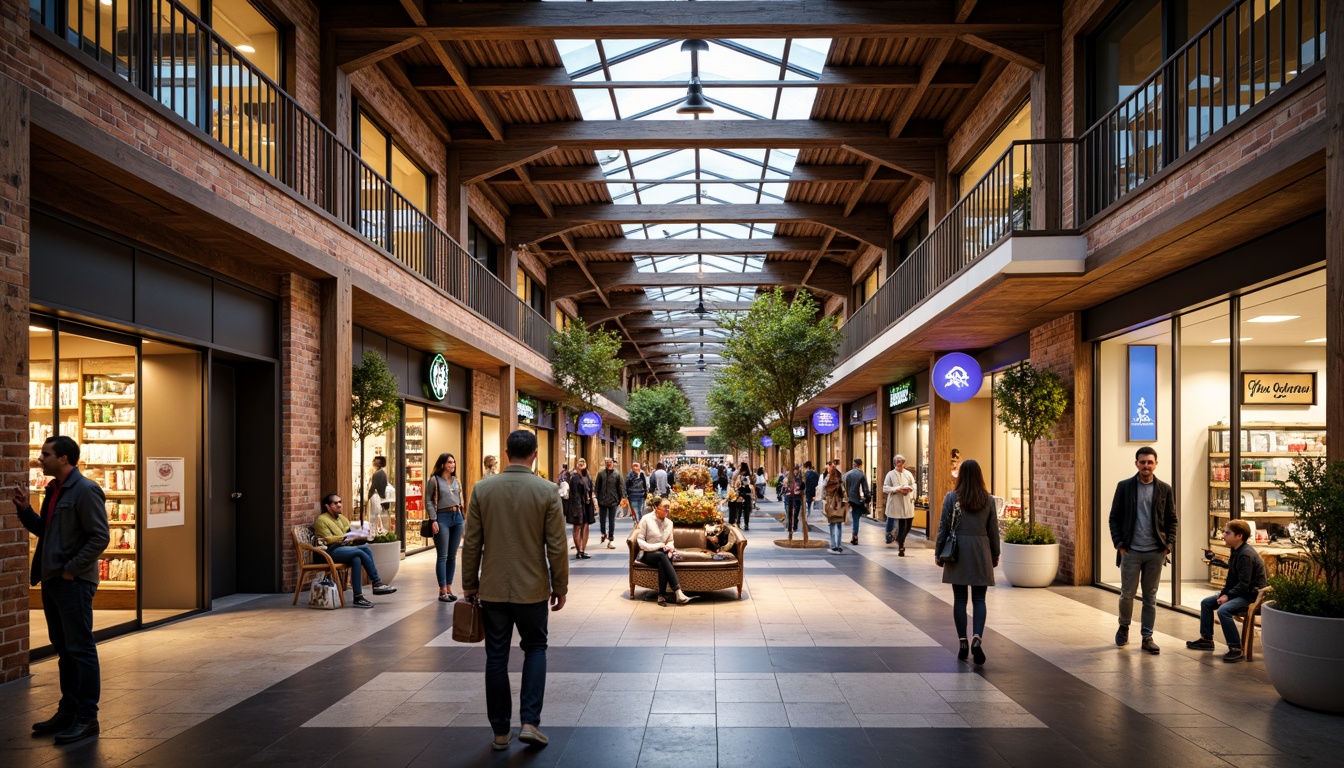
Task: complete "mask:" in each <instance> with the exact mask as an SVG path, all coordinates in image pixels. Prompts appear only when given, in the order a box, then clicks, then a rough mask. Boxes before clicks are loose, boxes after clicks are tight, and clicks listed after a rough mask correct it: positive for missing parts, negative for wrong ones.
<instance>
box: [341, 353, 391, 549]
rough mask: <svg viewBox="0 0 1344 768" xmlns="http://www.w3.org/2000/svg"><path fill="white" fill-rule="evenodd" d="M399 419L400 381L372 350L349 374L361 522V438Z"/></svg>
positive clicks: (362, 444)
mask: <svg viewBox="0 0 1344 768" xmlns="http://www.w3.org/2000/svg"><path fill="white" fill-rule="evenodd" d="M399 421H401V382H400V380H399V379H397V375H396V374H395V373H392V370H391V369H390V368H388V367H387V361H385V360H383V358H381V357H379V356H378V353H377V352H374V351H373V350H371V349H366V350H364V358H363V359H362V360H361V361H360V364H359V365H356V366H354V369H353V374H352V375H351V377H350V426H351V431H352V432H353V433H354V436H355V440H357V441H358V442H359V493H358V498H359V522H361V523H363V522H364V506H365V499H367V498H368V495H367V494H366V493H365V489H364V467H365V462H364V441H366V440H368V439H369V438H370V437H373V436H374V435H381V434H382V433H384V432H386V431H388V430H389V429H392V428H393V427H395V426H397V422H399Z"/></svg>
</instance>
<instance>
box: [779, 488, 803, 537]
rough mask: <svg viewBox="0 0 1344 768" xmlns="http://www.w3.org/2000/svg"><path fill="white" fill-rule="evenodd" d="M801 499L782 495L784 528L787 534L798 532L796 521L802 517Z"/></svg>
mask: <svg viewBox="0 0 1344 768" xmlns="http://www.w3.org/2000/svg"><path fill="white" fill-rule="evenodd" d="M802 500H803V499H802V497H801V496H798V495H797V494H785V495H784V526H785V527H786V528H787V529H788V531H789V533H793V532H794V531H797V530H798V520H799V518H800V517H802V511H803V507H802V504H801V502H802Z"/></svg>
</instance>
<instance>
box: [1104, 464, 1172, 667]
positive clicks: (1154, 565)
mask: <svg viewBox="0 0 1344 768" xmlns="http://www.w3.org/2000/svg"><path fill="white" fill-rule="evenodd" d="M1134 466H1135V467H1137V468H1138V470H1139V471H1138V473H1137V474H1136V475H1134V476H1133V477H1131V478H1130V479H1128V480H1122V481H1120V484H1119V485H1117V486H1116V487H1115V498H1114V500H1112V501H1111V519H1110V524H1111V543H1113V544H1114V545H1115V552H1116V555H1115V562H1116V565H1118V566H1120V629H1118V630H1117V631H1116V633H1115V644H1116V645H1127V644H1128V643H1129V622H1130V619H1131V618H1132V617H1133V615H1134V593H1135V590H1137V589H1138V588H1139V586H1140V585H1142V587H1143V613H1142V616H1141V625H1140V626H1141V631H1142V633H1143V650H1145V651H1147V652H1148V653H1152V654H1157V653H1161V652H1162V649H1161V648H1159V647H1158V646H1157V643H1155V642H1153V623H1154V622H1155V621H1156V620H1157V587H1158V584H1159V582H1160V581H1161V580H1162V566H1163V565H1164V564H1165V563H1166V562H1167V555H1169V554H1171V552H1172V551H1173V550H1174V549H1175V548H1176V526H1177V520H1176V508H1175V503H1174V500H1173V494H1172V492H1171V486H1170V485H1167V484H1166V483H1164V482H1162V481H1161V480H1158V479H1157V477H1156V476H1155V475H1154V474H1153V473H1154V472H1155V471H1156V470H1157V451H1155V450H1153V449H1152V448H1151V447H1149V446H1146V445H1145V446H1144V447H1142V448H1140V449H1139V450H1138V451H1137V452H1136V453H1135V454H1134Z"/></svg>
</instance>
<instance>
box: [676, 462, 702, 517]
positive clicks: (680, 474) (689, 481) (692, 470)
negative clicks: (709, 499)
mask: <svg viewBox="0 0 1344 768" xmlns="http://www.w3.org/2000/svg"><path fill="white" fill-rule="evenodd" d="M677 485H679V486H681V487H682V488H686V489H691V488H699V489H701V490H705V489H707V488H709V470H708V469H706V468H705V467H703V466H701V465H700V464H687V465H686V466H683V467H678V468H677ZM674 511H675V507H674Z"/></svg>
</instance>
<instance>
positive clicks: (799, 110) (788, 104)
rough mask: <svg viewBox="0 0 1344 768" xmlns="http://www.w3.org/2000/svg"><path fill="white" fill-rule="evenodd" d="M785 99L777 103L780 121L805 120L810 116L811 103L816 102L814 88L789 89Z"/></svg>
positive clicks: (815, 90)
mask: <svg viewBox="0 0 1344 768" xmlns="http://www.w3.org/2000/svg"><path fill="white" fill-rule="evenodd" d="M785 96H786V98H784V99H781V100H780V102H779V113H778V115H777V118H778V119H780V120H806V119H807V118H809V117H811V116H812V102H814V101H816V100H817V89H816V88H790V89H789V90H788V92H787V93H786V94H785Z"/></svg>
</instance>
